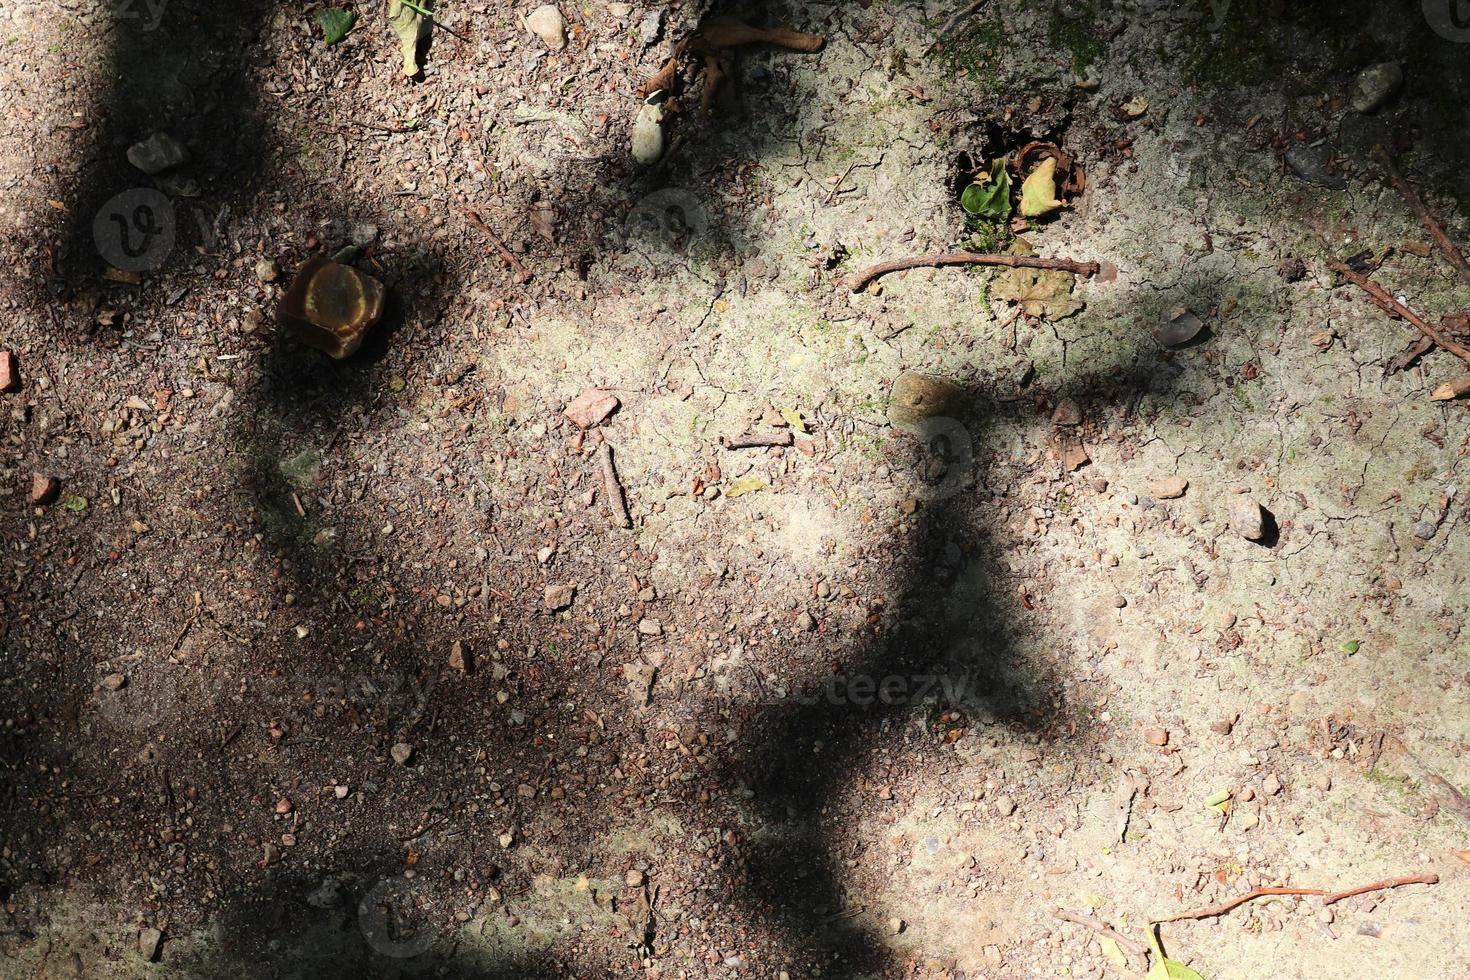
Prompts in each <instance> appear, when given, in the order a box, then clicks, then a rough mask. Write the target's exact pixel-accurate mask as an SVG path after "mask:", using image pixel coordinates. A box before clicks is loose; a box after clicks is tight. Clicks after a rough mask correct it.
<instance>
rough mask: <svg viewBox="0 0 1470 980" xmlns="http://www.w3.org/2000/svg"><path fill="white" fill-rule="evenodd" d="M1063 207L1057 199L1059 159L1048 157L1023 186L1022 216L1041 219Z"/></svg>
mask: <svg viewBox="0 0 1470 980" xmlns="http://www.w3.org/2000/svg"><path fill="white" fill-rule="evenodd" d="M1061 206H1062V202H1061V201H1060V200H1058V199H1057V158H1056V157H1047V158H1046V159H1045V160H1043V161H1041V165H1040V166H1038V167H1037V168H1036V169H1035V170H1033V171H1031V173H1030V174H1029V175H1028V176H1027V177H1026V180H1025V181H1024V182H1023V183H1022V184H1021V216H1022V217H1025V218H1040V217H1042V216H1043V215H1048V214H1051V213H1052V212H1053V211H1055V210H1056V209H1057V208H1059V207H1061Z"/></svg>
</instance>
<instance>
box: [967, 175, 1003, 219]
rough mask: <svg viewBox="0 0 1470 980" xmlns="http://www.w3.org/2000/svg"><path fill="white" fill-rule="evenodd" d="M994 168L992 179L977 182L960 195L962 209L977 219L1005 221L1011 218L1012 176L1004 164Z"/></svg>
mask: <svg viewBox="0 0 1470 980" xmlns="http://www.w3.org/2000/svg"><path fill="white" fill-rule="evenodd" d="M997 163H998V164H1000V165H999V166H996V167H993V168H992V170H991V174H990V179H989V180H986V181H979V180H977V181H975V183H973V184H971V185H970V186H969V187H966V188H965V190H964V193H962V194H960V207H962V208H964V209H965V213H966V214H970V215H974V216H975V217H977V218H991V219H994V220H996V221H1004V220H1005V219H1007V218H1009V217H1010V216H1011V175H1010V174H1008V173H1006V168H1005V165H1004V163H1002V162H1001V161H997Z"/></svg>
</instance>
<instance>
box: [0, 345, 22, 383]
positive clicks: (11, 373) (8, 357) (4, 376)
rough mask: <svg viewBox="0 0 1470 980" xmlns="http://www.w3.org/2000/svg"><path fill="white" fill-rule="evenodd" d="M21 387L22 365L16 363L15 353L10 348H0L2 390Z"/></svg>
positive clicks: (0, 381)
mask: <svg viewBox="0 0 1470 980" xmlns="http://www.w3.org/2000/svg"><path fill="white" fill-rule="evenodd" d="M19 387H20V365H19V364H17V363H16V359H15V355H14V354H12V353H11V352H10V351H8V350H0V391H14V390H15V389H17V388H19Z"/></svg>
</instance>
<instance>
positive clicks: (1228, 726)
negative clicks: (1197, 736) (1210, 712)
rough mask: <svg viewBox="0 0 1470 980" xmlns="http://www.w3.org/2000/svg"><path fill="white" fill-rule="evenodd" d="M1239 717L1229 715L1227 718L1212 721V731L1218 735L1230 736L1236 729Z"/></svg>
mask: <svg viewBox="0 0 1470 980" xmlns="http://www.w3.org/2000/svg"><path fill="white" fill-rule="evenodd" d="M1239 717H1240V716H1239V715H1229V716H1227V717H1225V718H1220V719H1217V720H1215V721H1212V722H1210V731H1212V732H1214V733H1215V734H1216V735H1229V734H1230V732H1231V731H1232V730H1234V728H1235V719H1237V718H1239Z"/></svg>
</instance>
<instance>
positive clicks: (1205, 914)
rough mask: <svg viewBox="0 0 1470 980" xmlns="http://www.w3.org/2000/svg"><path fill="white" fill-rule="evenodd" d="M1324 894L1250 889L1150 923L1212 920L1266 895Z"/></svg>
mask: <svg viewBox="0 0 1470 980" xmlns="http://www.w3.org/2000/svg"><path fill="white" fill-rule="evenodd" d="M1325 894H1327V893H1326V892H1324V891H1323V890H1322V889H1320V888H1275V887H1272V888H1252V889H1251V890H1250V891H1248V892H1246V893H1245V894H1244V895H1237V896H1236V897H1235V898H1232V899H1231V900H1230V901H1228V902H1221V903H1220V904H1219V905H1211V906H1210V907H1209V908H1207V909H1196V910H1194V911H1193V912H1180V913H1179V914H1178V915H1171V916H1169V917H1168V918H1167V919H1154V920H1152V921H1154V922H1178V921H1179V920H1181V919H1213V918H1214V917H1215V916H1217V915H1224V914H1225V913H1226V912H1229V911H1230V910H1231V909H1233V908H1235V907H1236V906H1237V905H1244V904H1245V903H1246V902H1249V901H1252V900H1253V899H1257V898H1264V897H1265V896H1267V895H1325Z"/></svg>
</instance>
